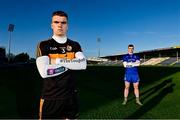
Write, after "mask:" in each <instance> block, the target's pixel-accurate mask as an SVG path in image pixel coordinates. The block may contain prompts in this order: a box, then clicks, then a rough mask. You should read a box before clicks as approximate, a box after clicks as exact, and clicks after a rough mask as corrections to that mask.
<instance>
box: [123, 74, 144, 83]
mask: <svg viewBox="0 0 180 120" xmlns="http://www.w3.org/2000/svg"><path fill="white" fill-rule="evenodd" d="M124 80H125V81H127V82H131V83H136V82H139V81H140V79H139V75H138V74H125V76H124Z"/></svg>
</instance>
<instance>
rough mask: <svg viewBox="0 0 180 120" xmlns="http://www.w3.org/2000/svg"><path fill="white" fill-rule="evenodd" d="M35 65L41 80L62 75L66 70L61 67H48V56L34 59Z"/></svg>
mask: <svg viewBox="0 0 180 120" xmlns="http://www.w3.org/2000/svg"><path fill="white" fill-rule="evenodd" d="M36 65H37V68H38V71H39V73H40V75H41V77H42V78H48V77H54V76H57V75H60V74H62V73H64V72H65V71H66V70H67V68H64V67H62V66H61V65H50V64H49V57H48V56H40V57H38V58H37V59H36Z"/></svg>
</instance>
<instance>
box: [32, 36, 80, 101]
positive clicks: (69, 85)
mask: <svg viewBox="0 0 180 120" xmlns="http://www.w3.org/2000/svg"><path fill="white" fill-rule="evenodd" d="M76 52H82V50H81V46H80V45H79V43H78V42H75V41H72V40H70V39H67V41H66V42H65V43H63V44H60V43H58V42H56V41H55V40H54V39H53V38H52V39H49V40H46V41H42V42H40V43H39V44H38V47H37V50H36V54H37V57H40V56H48V57H49V59H50V63H49V64H53V61H54V60H55V59H56V58H64V59H73V58H75V53H76ZM75 89H76V80H75V77H74V71H72V70H70V69H68V70H67V71H65V72H64V73H62V74H60V75H58V76H55V77H48V78H44V79H43V88H42V98H44V99H66V98H67V97H71V96H72V95H73V94H74V91H75Z"/></svg>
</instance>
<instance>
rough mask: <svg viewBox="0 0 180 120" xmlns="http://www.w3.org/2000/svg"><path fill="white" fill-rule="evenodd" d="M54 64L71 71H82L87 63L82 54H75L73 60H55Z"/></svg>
mask: <svg viewBox="0 0 180 120" xmlns="http://www.w3.org/2000/svg"><path fill="white" fill-rule="evenodd" d="M56 64H59V65H61V66H63V67H66V68H68V69H71V70H82V69H86V66H87V62H86V58H85V56H84V55H83V53H82V52H77V53H76V54H75V58H74V59H72V60H67V59H60V58H58V59H56Z"/></svg>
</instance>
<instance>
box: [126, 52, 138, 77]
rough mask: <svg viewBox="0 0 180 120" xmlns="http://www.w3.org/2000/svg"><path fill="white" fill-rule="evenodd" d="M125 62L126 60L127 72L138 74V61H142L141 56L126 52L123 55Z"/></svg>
mask: <svg viewBox="0 0 180 120" xmlns="http://www.w3.org/2000/svg"><path fill="white" fill-rule="evenodd" d="M123 62H126V64H127V65H126V67H125V68H126V69H125V74H138V69H137V66H136V65H135V64H136V62H140V58H139V57H138V56H136V55H134V54H126V55H124V56H123Z"/></svg>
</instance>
